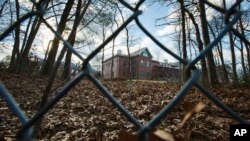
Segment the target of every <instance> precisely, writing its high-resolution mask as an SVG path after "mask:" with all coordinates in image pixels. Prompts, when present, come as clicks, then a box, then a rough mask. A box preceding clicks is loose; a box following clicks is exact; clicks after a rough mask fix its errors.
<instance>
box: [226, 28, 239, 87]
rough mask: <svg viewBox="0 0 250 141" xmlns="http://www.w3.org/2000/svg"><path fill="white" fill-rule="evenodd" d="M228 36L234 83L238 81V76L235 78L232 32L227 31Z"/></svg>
mask: <svg viewBox="0 0 250 141" xmlns="http://www.w3.org/2000/svg"><path fill="white" fill-rule="evenodd" d="M228 36H229V42H230V51H231V57H232V58H231V59H232V69H233V83H234V84H236V83H237V82H238V78H237V70H236V59H235V51H234V41H233V34H232V32H231V31H229V32H228Z"/></svg>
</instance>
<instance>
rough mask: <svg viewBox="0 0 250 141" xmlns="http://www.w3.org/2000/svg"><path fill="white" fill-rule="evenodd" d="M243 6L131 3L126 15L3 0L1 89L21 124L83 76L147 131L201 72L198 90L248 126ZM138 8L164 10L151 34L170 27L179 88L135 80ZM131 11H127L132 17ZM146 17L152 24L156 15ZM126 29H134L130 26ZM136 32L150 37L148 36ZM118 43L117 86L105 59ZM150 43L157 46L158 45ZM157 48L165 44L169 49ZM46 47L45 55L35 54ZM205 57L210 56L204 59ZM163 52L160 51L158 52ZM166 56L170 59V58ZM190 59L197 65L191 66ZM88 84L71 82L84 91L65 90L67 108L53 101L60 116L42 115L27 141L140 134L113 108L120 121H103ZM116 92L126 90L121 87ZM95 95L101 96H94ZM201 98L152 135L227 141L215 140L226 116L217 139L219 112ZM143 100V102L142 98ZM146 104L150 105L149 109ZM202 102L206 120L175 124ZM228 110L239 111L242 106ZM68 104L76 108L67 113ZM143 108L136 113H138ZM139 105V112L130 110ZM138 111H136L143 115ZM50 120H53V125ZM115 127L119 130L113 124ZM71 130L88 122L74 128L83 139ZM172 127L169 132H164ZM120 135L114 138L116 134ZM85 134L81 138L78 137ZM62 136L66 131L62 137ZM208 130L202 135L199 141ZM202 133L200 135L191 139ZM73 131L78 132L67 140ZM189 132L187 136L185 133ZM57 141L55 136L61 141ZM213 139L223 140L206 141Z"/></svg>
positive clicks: (248, 19) (106, 6)
mask: <svg viewBox="0 0 250 141" xmlns="http://www.w3.org/2000/svg"><path fill="white" fill-rule="evenodd" d="M249 2H250V1H249V0H245V1H242V0H232V1H226V0H220V1H212V2H208V1H205V0H153V1H145V2H144V3H143V1H139V2H134V1H132V2H130V3H129V5H132V7H131V6H130V7H129V6H128V5H127V6H126V2H123V1H122V0H121V1H117V0H41V1H39V2H33V1H32V0H31V1H29V0H2V1H0V51H1V50H2V51H3V52H4V50H11V53H9V54H8V53H2V54H1V55H2V56H4V57H3V58H2V60H0V81H1V82H3V84H4V85H6V88H7V89H8V90H9V91H10V92H11V94H12V93H13V97H14V98H15V99H16V100H17V102H18V103H20V107H22V109H24V110H25V112H26V114H27V115H28V117H32V115H34V114H35V113H36V112H35V111H37V110H39V109H42V108H43V107H46V104H48V101H49V100H51V99H52V98H53V97H55V96H56V94H57V93H60V92H59V91H60V90H61V89H63V88H64V86H67V84H69V83H70V82H72V81H74V78H75V79H77V78H76V77H78V75H82V74H81V73H80V72H85V73H90V72H91V75H89V74H88V75H86V76H87V78H88V79H89V80H91V81H92V82H93V83H94V82H95V81H94V80H93V77H94V78H98V79H99V80H100V81H101V82H102V83H104V85H105V86H106V87H108V90H109V91H110V93H111V94H114V96H115V97H118V99H119V101H120V102H121V103H122V104H124V105H125V107H128V109H129V110H131V111H133V112H132V113H133V114H134V115H136V117H138V118H142V119H143V120H142V121H140V122H142V123H146V121H149V120H150V119H151V118H152V117H153V116H154V115H155V114H156V113H157V112H158V111H159V110H160V109H161V108H162V107H164V105H165V104H168V103H170V101H171V99H173V98H174V96H175V93H177V92H178V90H180V89H182V85H184V84H185V83H186V82H189V80H190V79H192V76H194V75H193V74H194V73H195V72H196V71H195V70H196V68H198V69H199V70H200V72H201V77H200V78H199V79H198V80H197V82H199V84H200V83H201V84H203V85H205V86H207V87H209V88H211V89H212V91H213V92H214V93H216V95H219V97H220V98H222V100H223V102H225V103H226V104H229V105H230V106H233V108H236V109H234V110H237V111H239V112H241V115H243V116H244V118H246V119H249V114H247V111H249V108H247V107H250V105H249V104H250V103H249V100H246V101H244V100H243V99H244V98H245V99H249V92H250V91H249V88H247V87H246V86H249V84H250V42H249V37H250V11H249V9H250V3H249ZM142 3H143V6H144V7H143V9H142V12H144V10H146V9H150V7H152V5H160V6H161V7H164V8H166V13H165V14H163V17H160V18H158V17H157V18H155V21H154V22H155V26H158V27H168V26H170V27H174V28H175V29H174V30H173V31H174V32H173V33H165V34H164V36H165V37H164V39H166V38H168V37H170V39H171V40H172V42H174V44H175V45H176V46H174V48H175V49H176V50H178V51H177V52H178V54H177V55H176V56H177V57H179V58H180V59H179V60H178V58H177V57H176V58H177V60H178V61H179V64H180V68H179V70H180V71H181V74H180V75H181V77H180V78H181V79H180V80H178V83H176V81H174V82H169V81H168V82H164V81H157V82H156V81H153V82H151V81H146V80H145V81H139V80H132V75H133V74H132V65H133V64H132V63H133V62H132V61H131V57H132V56H131V49H132V48H133V47H134V46H135V45H137V44H140V42H141V40H142V37H140V36H141V35H140V34H139V33H138V30H139V29H143V28H142V27H140V25H139V24H138V23H139V20H140V18H139V19H138V18H137V17H136V16H137V15H138V14H140V11H139V10H140V9H139V10H138V8H140V6H141V4H142ZM124 5H125V6H124ZM141 7H142V6H141ZM131 9H132V11H133V12H131V11H129V10H131ZM136 12H138V13H136ZM136 14H137V15H136ZM153 14H155V15H157V14H158V13H157V12H156V13H153ZM161 15H162V13H161ZM133 16H134V17H136V18H134V17H133ZM237 16H238V17H237ZM139 17H140V16H139ZM235 19H236V20H235ZM132 20H134V22H131V21H132ZM121 27H122V28H121ZM121 30H123V32H124V33H123V34H124V35H122V37H119V36H121V35H119V32H120V31H121ZM224 31H225V32H226V34H225V36H224V35H223V36H221V33H223V32H224ZM143 32H144V33H145V34H146V35H147V36H150V35H149V34H150V33H149V34H147V33H146V32H145V31H143ZM151 34H152V36H154V35H155V34H153V33H151ZM138 36H139V37H138ZM120 38H122V39H121V40H122V42H123V43H122V46H125V47H126V48H124V49H123V51H124V52H126V55H128V58H129V64H128V66H129V70H128V72H129V74H128V77H127V78H126V79H124V78H114V75H113V71H112V70H113V69H110V70H111V73H110V74H111V79H110V80H105V79H103V78H104V65H103V64H104V61H105V59H107V56H109V57H111V58H113V57H114V56H115V50H117V48H118V46H119V44H116V40H120ZM151 39H152V38H151ZM155 40H158V41H159V40H160V38H159V37H155ZM168 40H169V38H168ZM153 41H154V40H153ZM161 41H162V40H161ZM154 42H156V41H154ZM156 44H157V45H158V46H161V43H156ZM159 44H160V45H159ZM162 44H164V45H166V44H167V42H166V43H162ZM44 45H45V46H46V48H45V49H43V47H42V46H44ZM213 45H214V48H213V49H212V51H211V50H210V49H209V46H213ZM162 46H163V45H162ZM206 49H209V50H208V51H207V52H205V50H206ZM107 50H108V51H107ZM155 50H157V49H155ZM166 50H167V49H165V50H164V49H163V48H161V49H160V51H166ZM97 52H98V53H97ZM172 52H174V51H172ZM204 52H205V53H204ZM174 53H176V52H174ZM170 55H171V56H174V55H173V54H171V53H170ZM74 57H75V58H77V59H75V58H74ZM174 57H175V56H174ZM196 57H200V58H198V59H197V58H196ZM161 59H162V58H161ZM163 59H164V58H163ZM195 59H197V62H198V63H196V62H192V61H193V60H195ZM190 63H191V65H190ZM192 63H194V64H192ZM95 64H98V65H95ZM87 65H90V66H91V67H90V66H87ZM113 67H114V60H113V59H112V63H111V68H113ZM92 75H93V77H92ZM75 76H76V77H75ZM9 80H11V81H12V82H9ZM89 80H83V81H81V82H79V81H77V82H79V83H80V84H81V85H80V84H78V85H77V86H75V89H73V90H72V91H70V94H71V96H70V98H69V97H67V99H66V100H65V101H59V104H58V105H57V107H56V108H55V109H53V110H54V111H56V112H55V113H58V114H49V116H45V118H44V120H45V121H44V120H39V121H38V122H37V123H36V126H35V129H36V130H35V134H34V136H37V137H38V138H39V139H43V138H44V139H48V140H60V139H62V138H64V137H62V136H66V135H67V134H70V135H69V136H70V137H71V138H68V139H67V140H79V139H78V136H79V138H81V139H80V140H118V133H119V132H120V131H122V130H127V131H129V132H130V133H132V132H135V131H137V130H136V129H135V128H134V127H133V126H132V125H131V123H129V122H128V121H126V120H125V118H124V117H120V116H122V115H121V114H118V111H115V110H116V109H115V108H114V107H113V109H115V110H113V109H112V110H113V112H114V113H116V114H117V115H119V116H115V117H112V114H111V113H109V114H111V116H110V115H108V114H106V113H105V112H104V111H106V110H108V108H107V107H112V105H111V103H108V101H107V100H101V99H104V97H103V96H101V94H100V92H98V91H97V89H95V88H93V86H92V84H90V81H89ZM94 84H95V83H94ZM74 85H75V84H74ZM133 85H134V86H133ZM197 85H198V84H197ZM197 85H196V86H197ZM95 86H98V84H95ZM122 86H126V88H123V87H122ZM198 86H199V85H198ZM220 86H221V87H222V89H221V90H220ZM231 86H232V87H233V88H231ZM72 87H73V86H72ZM72 87H71V88H72ZM71 88H70V89H71ZM118 88H119V89H118ZM98 89H99V90H100V88H98ZM229 89H231V90H232V91H229ZM165 90H166V91H165ZM103 91H105V90H103ZM103 91H102V90H101V92H102V93H104V92H103ZM233 92H235V93H233ZM62 93H63V92H62ZM82 93H84V94H86V97H85V96H82ZM91 93H93V95H91ZM190 93H192V94H190ZM200 93H204V92H203V91H202V92H198V89H197V88H192V90H191V91H190V92H189V93H188V94H189V95H188V96H187V97H186V98H185V100H183V101H182V102H181V103H180V104H179V107H178V108H177V109H174V113H173V114H170V115H171V116H170V117H168V119H166V120H165V119H164V121H163V123H162V124H161V125H160V126H159V128H160V129H161V130H165V129H167V131H169V129H170V128H171V134H172V133H173V135H174V137H175V139H176V140H185V139H187V140H189V139H192V137H193V136H196V135H197V136H206V137H205V138H207V139H208V140H218V139H219V140H227V138H225V136H223V135H222V134H223V133H225V134H228V132H227V127H228V124H232V123H234V121H232V120H231V119H230V117H229V116H228V115H226V114H225V115H223V116H224V117H225V118H227V119H228V120H227V121H226V122H223V123H222V121H221V120H219V121H218V122H219V123H215V125H214V126H222V127H218V128H220V130H221V131H220V132H219V131H217V130H216V128H217V127H216V128H214V127H210V125H209V122H210V121H209V120H208V119H207V118H206V117H205V116H208V117H210V120H211V119H212V120H216V119H218V118H219V116H218V115H219V113H220V110H221V109H219V108H217V107H216V106H215V105H212V104H211V102H209V100H207V99H205V98H201V94H200ZM144 94H145V95H144ZM99 95H100V96H99ZM197 95H199V96H197ZM243 95H244V96H243ZM141 96H142V97H143V98H140V97H141ZM105 97H107V96H105ZM238 97H244V98H241V99H240V100H241V101H240V100H239V99H237V98H238ZM78 98H80V99H85V98H86V99H85V100H83V101H85V102H86V103H82V101H81V100H80V101H78V100H79V99H78ZM72 99H74V100H75V101H74V100H72ZM151 99H154V101H153V103H152V100H151ZM162 99H164V100H162ZM0 100H1V101H0V104H1V107H3V108H1V109H0V111H3V113H8V112H10V111H8V109H7V108H5V107H7V105H6V104H4V103H5V101H4V99H0ZM158 100H159V101H158ZM210 100H211V99H210ZM150 101H151V102H150ZM199 102H202V103H203V104H204V105H206V106H207V107H206V108H205V110H204V111H205V112H201V113H200V110H199V112H193V113H192V114H191V115H192V116H193V115H195V114H196V113H198V114H197V115H198V116H197V115H196V116H195V117H194V118H195V120H194V121H193V120H192V121H190V122H187V121H185V120H182V117H183V116H185V115H186V113H188V112H186V113H185V103H188V105H192V106H194V108H193V109H195V108H196V106H195V104H194V103H199ZM235 102H236V103H237V102H245V103H243V104H242V105H240V106H239V105H236V104H235ZM73 103H74V104H75V105H72V104H73ZM78 103H79V104H78ZM80 103H81V104H83V105H81V104H80ZM101 104H104V105H103V107H102V108H100V110H101V111H99V112H100V113H103V114H104V115H103V116H101V117H103V119H102V118H97V117H98V116H100V115H98V114H97V111H95V110H96V108H93V107H97V106H99V105H101ZM140 104H142V105H143V106H142V107H141V106H139V105H140ZM89 106H90V107H89ZM137 106H139V107H140V108H142V109H140V108H138V109H137V108H136V107H137ZM154 106H155V107H154ZM192 106H191V107H192ZM217 106H218V105H217ZM69 107H71V108H69ZM84 108H86V109H88V110H89V111H88V110H85V109H84ZM210 108H211V109H210ZM61 109H64V110H68V113H70V114H73V115H75V116H72V115H70V116H69V115H67V112H65V111H64V112H60V110H61ZM139 109H140V110H142V111H141V112H142V113H141V112H140V110H139ZM191 109H192V108H191ZM193 109H192V110H193ZM201 109H203V108H201ZM214 109H215V113H216V114H215V115H214V116H209V115H207V114H205V113H207V112H208V114H209V113H211V112H213V110H214ZM70 110H71V111H70ZM189 110H190V109H189ZM76 111H77V112H76ZM80 111H84V112H83V113H81V112H80ZM78 112H79V113H78ZM114 113H113V114H114ZM78 114H80V115H81V114H82V115H83V116H85V115H86V114H89V116H88V117H86V118H84V120H80V116H79V115H78ZM91 114H93V116H91ZM6 115H7V116H9V117H12V116H13V115H10V114H6ZM6 115H2V114H0V125H1V126H2V127H3V128H2V127H1V129H4V127H7V125H6V124H8V122H14V123H15V124H16V123H17V120H16V119H14V118H13V119H7V118H6ZM59 115H60V116H62V118H63V117H64V116H65V117H66V116H69V118H72V119H70V120H72V121H70V124H73V125H74V126H68V125H64V124H61V123H59V122H58V121H60V116H59ZM53 116H55V117H56V118H55V119H54V118H53ZM42 117H43V116H42ZM76 117H77V118H76ZM115 118H116V119H115ZM120 118H121V119H122V122H119V119H120ZM189 118H191V116H190V117H189ZM189 118H188V119H189ZM90 119H91V120H90ZM108 119H111V121H112V122H111V123H109V124H110V125H104V124H103V122H105V121H106V120H108ZM177 119H178V120H177ZM79 120H80V121H79ZM94 120H100V122H96V121H95V122H94ZM171 120H173V121H171ZM176 120H177V121H176ZM202 120H206V123H202ZM63 121H66V118H63ZM170 121H171V122H170ZM46 122H48V123H46ZM76 122H80V123H81V124H85V123H84V122H87V123H86V125H85V126H81V129H82V130H80V128H77V124H78V123H76ZM75 124H76V125H75ZM184 124H185V126H184ZM198 124H202V127H197V126H198ZM11 125H13V124H11ZM92 125H93V126H92ZM125 125H126V126H125ZM130 125H131V126H130ZM169 125H173V126H172V127H169ZM13 126H14V127H10V126H8V127H7V128H8V130H9V131H10V132H7V131H1V132H0V140H1V139H3V140H7V139H6V138H13V134H16V133H17V130H18V128H20V127H19V126H20V125H13ZM57 126H58V129H56V131H53V130H54V129H53V128H56V127H57ZM119 126H121V129H118V128H119ZM127 126H128V127H127ZM166 126H168V127H166ZM183 126H184V127H183ZM207 126H209V128H207ZM52 127H53V128H52ZM182 127H183V128H182ZM85 128H88V129H86V130H85ZM106 128H110V129H107V132H106V131H105V129H106ZM61 129H62V130H64V129H66V130H68V131H70V132H66V133H60V132H61ZM75 129H77V131H75ZM210 129H211V132H209V135H208V134H204V132H207V131H208V130H210ZM13 130H14V131H13ZM199 130H201V132H198V131H199ZM218 130H219V129H218ZM73 131H75V132H74V133H73ZM165 131H166V130H165ZM172 131H174V132H172ZM186 131H190V132H188V134H187V132H186ZM192 131H194V132H192ZM213 131H214V132H213ZM78 132H79V133H78ZM185 132H186V133H185ZM59 133H60V135H58V134H59ZM217 133H219V134H221V136H219V138H213V136H215V135H216V134H217ZM46 134H47V135H46ZM61 134H63V135H61ZM78 134H81V135H78ZM124 134H125V133H124ZM58 136H60V137H62V138H60V137H58ZM128 136H129V135H128ZM197 136H196V137H197ZM5 137H6V138H5ZM121 138H123V137H121ZM177 138H178V139H177ZM194 138H195V137H194Z"/></svg>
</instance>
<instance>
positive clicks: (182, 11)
mask: <svg viewBox="0 0 250 141" xmlns="http://www.w3.org/2000/svg"><path fill="white" fill-rule="evenodd" d="M179 3H180V5H181V29H182V55H183V56H182V57H183V59H184V60H187V45H186V21H185V20H186V19H185V18H186V16H185V6H184V0H180V1H179ZM182 71H183V72H182V78H183V80H182V81H183V82H184V81H186V80H187V79H188V77H189V75H190V74H187V73H188V72H186V68H185V66H184V65H183V68H182Z"/></svg>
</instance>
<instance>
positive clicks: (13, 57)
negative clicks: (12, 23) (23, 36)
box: [9, 0, 20, 73]
mask: <svg viewBox="0 0 250 141" xmlns="http://www.w3.org/2000/svg"><path fill="white" fill-rule="evenodd" d="M15 3H16V20H17V21H18V20H19V12H20V7H19V1H18V0H15ZM19 46H20V25H18V26H17V27H16V29H15V41H14V47H13V50H12V55H11V61H10V66H9V72H12V73H14V72H16V69H17V67H16V66H17V64H16V63H17V60H20V59H19V55H20V54H18V53H19Z"/></svg>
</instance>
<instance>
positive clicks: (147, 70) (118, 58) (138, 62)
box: [103, 48, 179, 80]
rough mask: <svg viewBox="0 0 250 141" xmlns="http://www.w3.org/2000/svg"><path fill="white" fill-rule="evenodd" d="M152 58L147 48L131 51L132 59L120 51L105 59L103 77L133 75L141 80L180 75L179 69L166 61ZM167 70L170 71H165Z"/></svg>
mask: <svg viewBox="0 0 250 141" xmlns="http://www.w3.org/2000/svg"><path fill="white" fill-rule="evenodd" d="M152 58H153V56H152V54H151V53H150V52H149V50H148V49H147V48H142V49H140V50H138V51H135V52H133V53H131V54H130V61H129V56H128V55H123V54H121V51H118V52H117V54H116V55H115V56H114V57H112V58H109V59H107V60H105V61H104V63H103V65H104V70H103V74H104V76H103V77H104V78H105V79H109V78H130V77H131V78H132V79H140V80H159V79H160V80H162V79H164V78H169V77H172V76H175V77H177V75H179V74H178V72H179V69H176V68H174V67H171V66H169V65H167V63H166V62H164V63H161V62H158V61H155V60H152ZM112 66H113V67H112ZM129 66H131V67H129ZM111 68H113V69H111ZM130 69H131V71H130ZM165 70H166V71H168V72H165ZM169 72H172V73H169ZM173 73H174V75H173ZM166 74H168V75H166Z"/></svg>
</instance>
